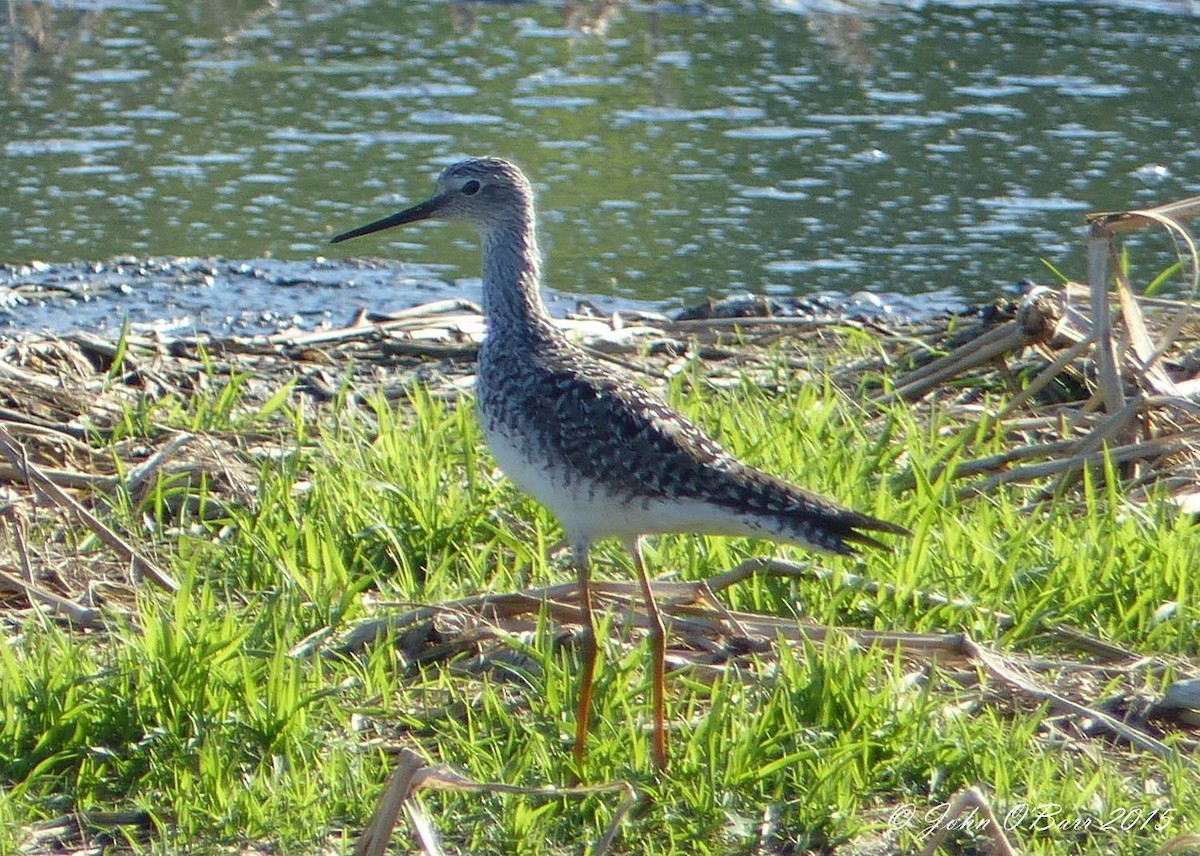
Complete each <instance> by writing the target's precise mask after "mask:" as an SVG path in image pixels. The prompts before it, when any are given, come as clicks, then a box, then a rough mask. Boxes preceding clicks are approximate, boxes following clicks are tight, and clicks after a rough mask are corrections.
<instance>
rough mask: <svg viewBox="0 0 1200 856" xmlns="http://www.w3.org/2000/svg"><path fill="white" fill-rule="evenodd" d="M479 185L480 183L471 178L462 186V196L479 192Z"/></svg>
mask: <svg viewBox="0 0 1200 856" xmlns="http://www.w3.org/2000/svg"><path fill="white" fill-rule="evenodd" d="M481 186H482V185H480V183H479V182H478V181H476V180H475V179H471V180H470V181H468V182H467V183H466V184H464V185H463V186H462V194H463V196H474V195H475V194H476V193H478V192H479V188H480V187H481Z"/></svg>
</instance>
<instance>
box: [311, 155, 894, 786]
mask: <svg viewBox="0 0 1200 856" xmlns="http://www.w3.org/2000/svg"><path fill="white" fill-rule="evenodd" d="M431 218H434V219H441V220H461V221H463V222H465V223H467V224H469V225H471V226H474V227H475V228H476V230H478V231H479V233H480V235H481V237H482V239H483V309H484V313H485V314H486V315H487V323H488V330H487V336H486V338H485V340H484V343H483V347H482V348H481V349H480V352H479V365H478V369H477V372H476V382H475V394H476V401H477V403H478V408H479V417H480V421H481V422H482V424H483V431H484V435H485V437H486V438H487V443H488V446H490V447H491V450H492V453H493V454H494V455H495V457H496V460H497V461H498V462H499V464H500V467H501V469H502V470H504V472H505V473H507V474H508V476H509V477H510V478H512V480H513V481H515V482H516V483H517V484H518V485H519V486H520V487H521V488H523V489H524V490H525V491H527V492H528V493H530V494H532V495H533V497H534V498H536V499H537V500H538V501H539V502H541V503H542V504H543V505H545V506H546V507H547V508H549V509H550V510H551V511H552V512H553V513H554V515H555V516H556V517H557V518H558V520H559V522H560V523H561V524H562V527H563V529H564V530H565V532H566V536H567V539H568V543H569V544H570V547H571V553H572V559H573V561H574V564H575V568H576V571H577V573H578V575H579V600H580V610H581V614H582V615H581V617H582V623H583V634H582V638H581V640H580V653H581V657H582V660H583V674H582V677H581V684H580V690H579V707H578V714H577V719H576V731H575V760H576V762H577V764H578V765H579V766H580V767H582V764H583V760H584V749H585V745H586V740H587V733H588V717H589V712H590V710H591V695H592V678H593V676H594V674H595V664H596V637H595V619H594V617H593V614H592V601H591V591H590V588H589V564H588V550H589V548H590V547H591V545H592V544H593V543H595V542H596V541H598V540H600V539H603V538H617V539H619V540H620V541H621V543H622V544H623V545H624V546H625V549H627V550H628V551H629V555H630V557H631V558H632V560H633V566H634V568H635V569H636V571H637V575H638V579H639V580H640V582H641V588H642V592H643V595H644V596H645V599H646V612H647V614H648V616H649V624H650V632H649V640H650V645H651V649H652V652H653V658H654V660H653V680H652V683H653V705H654V737H653V741H654V742H653V748H654V760H655V763H656V764H657V766H658V767H659V768H660V769H661V768H664V767H665V766H666V763H667V748H666V735H665V731H664V725H663V671H664V654H665V648H666V639H665V635H664V632H663V625H662V618H661V617H660V615H659V611H658V608H657V606H656V605H655V603H654V594H653V591H652V589H651V587H650V580H649V578H648V577H647V576H646V568H645V565H644V564H643V562H642V550H641V538H642V536H643V535H649V534H655V533H665V532H694V533H705V534H713V535H745V536H750V537H756V538H768V539H771V540H775V541H782V542H787V543H791V544H799V545H803V546H806V547H811V548H815V549H818V550H823V551H826V552H831V553H841V554H852V553H854V552H855V545H867V546H872V547H877V546H882V545H881V544H880V543H879V542H878V541H876V540H875V539H874V538H872V537H871V536H869V535H867V534H865V533H864V532H863V531H862V530H868V531H870V530H874V531H877V532H888V533H893V534H906V532H907V530H905V529H904V528H903V527H900V526H896V525H894V524H892V523H887V522H885V521H883V520H877V519H876V518H874V517H869V516H867V515H865V514H859V513H858V512H855V511H851V510H849V509H847V508H843V507H841V506H839V505H837V504H836V503H834V502H831V501H830V500H827V499H824V498H822V497H820V496H817V495H815V494H812V493H809V492H808V491H805V490H803V489H801V488H798V487H795V486H793V485H791V484H788V483H787V482H785V481H783V480H782V479H779V478H776V477H775V476H772V475H768V474H767V473H764V472H762V471H761V470H757V469H755V468H754V467H751V466H748V465H746V464H743V463H742V462H741V461H739V460H737V459H736V458H734V457H733V456H732V455H730V454H729V453H728V452H726V451H725V450H724V449H722V448H721V447H720V446H719V445H718V444H717V443H716V442H715V441H714V440H712V439H710V438H709V437H708V436H707V435H706V434H704V432H703V431H701V430H700V429H699V428H697V427H696V426H695V425H693V424H692V423H691V422H689V421H688V420H687V419H686V418H685V417H683V416H682V415H680V414H679V413H677V412H675V411H674V410H672V409H671V408H670V407H668V406H667V405H666V404H664V403H663V402H661V401H659V400H658V399H657V398H655V397H654V396H653V395H652V394H651V393H649V392H648V391H647V390H645V389H643V388H642V387H641V386H639V385H638V384H637V383H635V382H633V381H632V380H631V379H629V378H628V377H626V376H624V375H622V374H620V373H619V372H617V371H615V370H614V369H613V368H611V367H609V366H607V365H604V364H603V363H600V362H598V361H596V360H594V359H592V358H591V357H589V356H588V355H587V354H586V353H584V352H583V350H581V349H580V348H579V347H578V346H577V345H575V344H574V343H573V342H571V341H570V340H569V339H568V338H567V337H566V336H565V335H564V334H563V333H562V331H561V330H559V328H558V327H556V326H555V325H554V323H553V321H551V319H550V315H549V314H548V313H547V311H546V307H545V305H544V304H543V303H542V298H541V294H540V292H539V286H540V275H539V265H540V258H539V254H538V248H537V239H536V234H535V215H534V210H533V188H532V187H531V186H530V184H529V181H528V179H526V178H525V176H524V174H522V172H521V170H520V169H518V168H517V167H516V166H515V165H514V164H512V163H510V162H508V161H506V160H500V159H498V158H472V159H470V160H464V161H460V162H459V163H456V164H454V165H453V166H450V167H448V168H447V169H446V170H445V171H444V172H442V174H441V175H440V176H439V177H438V180H437V188H436V189H435V191H434V194H433V196H432V197H430V198H429V199H428V200H426V201H425V202H422V203H420V204H418V205H414V206H413V207H411V208H408V209H405V210H404V211H401V212H399V213H397V214H393V215H391V216H390V217H385V218H383V219H382V220H376V221H375V222H373V223H370V224H368V225H366V226H362V227H360V228H358V229H352V230H351V231H349V232H344V233H342V234H340V235H338V236H337V237H336V238H334V239H333V242H334V243H337V242H339V241H345V240H348V239H350V238H356V237H359V236H360V235H367V234H370V233H372V232H378V231H379V230H381V229H387V228H390V227H392V226H400V225H402V224H405V223H412V222H415V221H418V220H427V219H431Z"/></svg>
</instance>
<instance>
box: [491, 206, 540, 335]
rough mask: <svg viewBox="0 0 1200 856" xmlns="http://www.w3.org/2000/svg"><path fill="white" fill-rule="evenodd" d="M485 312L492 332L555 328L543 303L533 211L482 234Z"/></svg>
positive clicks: (535, 330)
mask: <svg viewBox="0 0 1200 856" xmlns="http://www.w3.org/2000/svg"><path fill="white" fill-rule="evenodd" d="M483 311H484V313H485V314H486V315H487V317H488V324H489V325H490V327H491V329H492V330H493V331H494V330H496V329H503V330H526V331H532V332H544V331H545V330H547V329H549V330H554V329H556V328H555V327H554V326H553V324H552V323H551V321H550V313H549V312H547V311H546V304H544V303H543V302H542V295H541V256H540V254H539V253H538V247H537V236H536V234H535V231H534V226H533V212H532V211H530V212H529V213H528V216H526V217H523V218H521V219H520V220H518V221H514V222H513V223H512V224H506V225H504V226H499V227H495V228H492V229H489V230H487V231H486V232H484V234H483Z"/></svg>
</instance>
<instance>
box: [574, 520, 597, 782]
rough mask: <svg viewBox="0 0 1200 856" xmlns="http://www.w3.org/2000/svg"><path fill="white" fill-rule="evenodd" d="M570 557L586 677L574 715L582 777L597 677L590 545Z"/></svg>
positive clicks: (577, 760)
mask: <svg viewBox="0 0 1200 856" xmlns="http://www.w3.org/2000/svg"><path fill="white" fill-rule="evenodd" d="M571 553H572V555H573V557H574V560H575V570H576V571H577V572H578V574H579V612H580V616H581V617H582V619H583V620H582V622H581V623H582V625H583V635H582V636H581V637H580V639H579V654H580V656H581V657H582V658H583V674H581V675H580V678H579V707H578V709H577V710H576V712H575V765H576V766H577V767H579V768H580V775H582V773H583V758H584V755H585V754H586V753H587V735H588V720H589V719H590V718H591V712H592V680H593V678H594V677H595V675H596V619H595V617H594V616H593V615H592V587H591V582H590V580H589V575H590V567H589V565H588V545H587V544H586V543H583V544H574V545H572V547H571Z"/></svg>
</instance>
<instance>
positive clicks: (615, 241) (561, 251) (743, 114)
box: [0, 0, 1200, 326]
mask: <svg viewBox="0 0 1200 856" xmlns="http://www.w3.org/2000/svg"><path fill="white" fill-rule="evenodd" d="M14 9H15V13H16V14H15V17H16V20H17V22H18V25H17V27H16V29H15V30H13V29H12V28H11V26H10V28H9V30H8V32H7V35H8V38H9V39H10V45H9V47H10V50H9V53H8V60H9V78H8V82H9V85H8V87H7V89H6V90H5V91H4V92H3V93H0V112H2V114H3V116H4V117H5V121H4V122H3V123H0V170H2V173H0V174H3V175H4V176H5V182H4V184H5V192H4V193H2V194H0V223H3V226H4V235H5V237H6V241H5V243H4V248H3V250H2V251H0V261H6V262H10V263H27V262H30V261H33V260H43V261H47V262H52V263H54V262H67V261H72V260H103V259H108V258H110V257H113V256H119V255H125V254H137V255H139V256H189V257H197V256H198V257H219V258H230V259H249V260H256V259H271V260H273V261H272V264H274V265H284V266H287V265H295V266H296V270H297V271H299V272H300V274H299V278H300V279H304V278H305V277H307V273H306V271H309V270H311V269H320V270H321V271H323V272H324V273H322V275H321V277H318V279H320V280H321V281H320V282H313V283H311V284H310V285H309V286H306V288H311V289H312V290H313V291H312V293H309V294H305V293H304V289H302V288H291V289H276V290H263V291H261V292H257V291H246V290H237V289H234V288H226V287H225V286H224V285H222V284H221V281H220V278H218V280H217V281H216V284H215V285H212V286H210V287H208V288H206V289H204V288H200V289H194V291H195V294H194V295H193V298H189V299H195V300H198V301H200V303H199V304H196V305H193V304H192V303H188V302H187V301H186V300H184V297H186V295H177V297H178V298H179V300H178V301H175V302H173V303H172V308H171V313H172V314H171V315H170V318H172V319H174V320H175V321H178V322H179V323H183V324H186V323H188V319H189V317H190V314H191V313H193V312H194V313H196V314H197V316H201V315H202V316H204V317H212V318H227V317H231V316H234V315H240V314H249V315H250V316H254V317H263V313H267V316H266V317H274V316H275V315H278V316H280V317H293V316H300V317H302V318H303V319H305V320H306V322H308V323H320V322H321V321H322V320H326V321H338V320H344V317H348V316H349V314H350V313H351V312H352V311H353V309H354V308H355V307H357V306H358V305H361V304H363V303H364V302H369V304H370V305H371V307H372V308H377V309H389V308H399V307H400V306H404V305H409V304H411V303H413V302H415V301H417V300H420V299H423V298H425V297H427V291H425V290H429V289H432V290H435V291H437V293H438V294H439V295H440V294H442V293H455V292H456V290H457V289H459V288H460V287H465V288H466V289H468V290H469V288H470V287H471V284H472V281H473V278H474V277H476V276H477V275H478V251H477V248H476V245H475V244H476V242H475V238H474V236H472V235H469V234H465V233H463V232H462V231H461V230H460V229H457V228H455V227H448V226H444V225H442V226H437V225H426V226H420V227H413V228H410V229H407V230H397V231H393V232H386V233H383V234H382V235H380V236H376V237H372V238H366V239H362V240H360V241H356V242H353V243H348V244H345V245H340V246H338V247H336V248H334V247H330V246H328V245H327V240H328V238H329V237H330V236H332V235H333V234H335V233H336V232H339V231H342V230H344V229H346V228H349V227H352V226H355V225H359V224H360V223H363V222H366V221H367V220H371V219H375V218H376V217H378V216H381V215H382V214H385V213H389V212H390V211H392V210H394V209H396V208H398V207H399V206H401V205H404V204H407V203H408V202H411V201H413V200H416V199H418V198H421V197H423V196H424V195H425V194H426V193H427V192H428V191H429V189H430V188H431V187H432V180H433V176H434V174H435V173H436V172H437V170H438V169H440V168H441V167H442V166H443V165H445V164H446V163H447V162H449V161H451V160H454V159H455V158H457V157H459V156H461V155H465V154H484V153H487V154H500V155H506V156H509V157H512V158H514V159H516V160H517V161H518V162H520V163H521V164H523V165H524V166H525V167H526V168H527V170H528V171H529V172H530V174H531V176H532V177H533V179H534V181H535V184H536V186H537V187H538V190H539V204H540V208H541V211H542V235H541V237H542V244H543V249H544V250H545V251H546V254H547V265H546V273H547V277H548V279H549V281H550V283H551V284H552V285H554V286H555V287H556V288H557V289H559V290H560V291H561V292H563V293H565V294H567V295H600V296H608V297H616V298H621V299H625V300H633V301H639V302H641V303H643V304H651V305H658V306H665V307H670V306H679V305H683V304H688V303H695V302H697V301H699V300H702V299H704V298H707V297H712V298H719V297H722V296H725V295H729V294H735V293H740V292H745V291H751V292H754V293H758V294H770V295H797V294H811V293H817V292H825V291H840V292H846V293H853V292H859V291H871V292H880V293H886V292H898V293H903V294H909V295H912V294H921V293H924V292H927V291H939V292H953V293H957V294H961V295H963V296H964V297H966V298H968V299H973V298H986V297H989V296H991V295H993V294H994V293H995V292H996V291H997V290H998V289H1000V288H1006V287H1009V286H1010V284H1011V283H1013V282H1015V281H1017V280H1019V279H1021V278H1023V277H1027V276H1032V277H1035V278H1041V279H1048V278H1049V275H1048V272H1047V271H1046V270H1045V269H1044V268H1043V267H1042V265H1041V263H1040V261H1039V259H1043V258H1044V259H1046V260H1047V261H1049V262H1051V263H1052V264H1054V265H1055V266H1056V267H1058V268H1059V269H1061V270H1063V271H1065V272H1067V273H1069V274H1073V275H1075V276H1077V277H1082V276H1083V271H1084V254H1083V243H1082V229H1081V224H1082V215H1083V214H1084V213H1085V212H1087V211H1091V210H1108V209H1121V208H1127V207H1131V206H1138V205H1150V204H1153V203H1155V202H1161V201H1167V200H1170V199H1174V198H1178V197H1181V196H1185V195H1190V194H1196V193H1200V139H1198V135H1200V132H1198V131H1197V129H1198V128H1200V95H1198V92H1200V88H1198V87H1197V85H1196V81H1197V80H1200V61H1198V58H1200V4H1197V3H1190V2H1147V3H1112V4H1096V3H1089V4H1086V5H1082V4H1071V3H1060V4H1045V3H978V4H972V3H966V2H954V3H948V4H912V5H902V4H888V3H864V4H862V5H853V6H852V5H850V4H842V3H812V4H809V3H797V2H791V1H790V0H775V2H766V0H761V2H749V0H747V2H736V0H725V2H722V1H721V0H714V2H707V3H699V2H696V3H687V2H681V3H665V2H663V3H650V4H637V3H635V4H625V3H612V2H604V3H602V2H592V3H570V4H565V3H559V4H523V3H444V2H443V3H435V2H418V0H407V2H405V3H401V4H395V3H385V2H365V3H361V4H355V5H343V4H324V3H289V4H280V5H279V7H278V8H275V7H271V6H267V5H263V4H254V3H246V2H232V0H230V2H209V3H203V2H188V3H184V2H173V0H159V2H154V3H148V2H128V0H127V1H126V2H101V3H95V2H89V3H87V4H73V3H70V2H66V3H63V2H59V3H56V4H54V5H48V4H33V3H20V2H15V3H14ZM1165 246H1166V244H1165V242H1164V240H1163V239H1161V238H1157V237H1139V238H1136V239H1135V242H1134V249H1135V260H1136V259H1139V258H1144V259H1145V264H1146V266H1147V267H1146V271H1145V272H1146V275H1147V276H1150V275H1152V274H1153V273H1154V272H1156V271H1157V269H1159V268H1161V267H1163V266H1165V264H1166V263H1167V262H1168V259H1167V258H1166V256H1165V255H1163V250H1164V247H1165ZM354 255H360V256H369V255H378V256H383V257H386V258H390V259H395V260H398V261H399V262H402V263H404V264H405V265H412V266H415V267H412V268H411V269H412V270H415V271H421V272H423V273H422V274H421V276H406V277H401V278H400V281H399V282H397V283H395V284H394V285H392V284H391V283H371V284H370V287H369V288H368V290H366V291H364V290H362V289H363V287H364V286H363V285H362V284H361V279H362V277H356V276H355V272H356V271H357V270H358V268H356V267H355V266H351V265H347V266H345V267H344V270H345V276H344V277H343V276H341V275H340V274H339V271H341V270H342V269H343V268H342V266H341V265H340V262H341V260H344V259H348V258H350V257H352V256H354ZM321 257H327V258H328V261H322V260H321ZM248 264H251V265H253V264H254V262H253V261H251V262H248ZM331 270H332V271H333V273H328V272H329V271H331ZM326 274H328V275H326ZM423 277H424V278H423ZM351 280H354V281H356V282H359V284H358V285H352V284H346V283H348V282H349V281H351ZM151 282H152V280H151ZM164 287H165V286H164ZM423 289H425V290H423ZM138 294H139V290H138V289H137V288H134V290H133V292H132V296H131V295H130V293H129V292H123V293H122V294H121V299H120V300H113V301H111V302H108V301H107V300H106V298H105V296H104V294H103V292H101V293H100V296H99V297H97V298H96V301H95V302H94V303H93V304H91V305H90V308H91V309H92V310H93V312H92V315H90V316H88V317H87V318H86V319H85V320H83V321H81V322H79V323H85V324H90V323H94V322H96V321H97V320H104V318H100V319H98V318H97V317H96V315H97V313H99V314H101V315H104V313H108V315H111V318H110V319H109V320H110V322H112V321H115V319H117V318H119V317H120V316H121V315H123V313H124V312H126V311H128V310H129V309H130V303H131V302H133V303H137V299H138ZM293 300H299V301H301V304H302V305H301V306H300V308H293V306H292V303H291V301H293ZM179 301H183V302H179ZM168 302H171V301H168ZM153 303H154V301H153V300H152V299H150V298H149V296H147V299H146V301H145V305H141V304H138V306H139V308H140V309H142V310H144V311H146V312H151V310H150V309H149V307H150V306H151V305H152V304H153ZM259 304H261V305H259ZM313 305H315V306H316V307H317V311H310V309H311V307H312V306H313ZM40 311H41V307H39V306H37V305H26V306H22V307H17V308H16V309H12V308H11V307H10V310H9V312H8V315H9V316H10V323H13V324H18V325H22V324H24V325H29V326H39V325H40V324H42V323H54V324H55V326H59V325H60V324H62V323H65V324H68V325H69V324H70V323H72V322H71V321H70V320H69V319H70V318H72V317H75V316H73V315H72V314H71V313H70V312H66V313H64V311H63V308H62V307H61V306H58V307H57V308H55V309H54V310H53V311H54V312H57V313H58V314H57V315H56V316H55V319H54V320H53V321H50V320H46V319H47V318H48V317H49V316H42V315H39V312H40ZM64 314H66V316H67V319H68V320H66V321H60V320H58V318H59V316H62V315H64ZM151 314H153V312H151ZM78 317H80V318H83V316H78ZM105 317H107V316H105ZM193 321H194V322H195V323H197V324H200V325H201V326H203V323H204V322H202V321H201V320H197V319H193ZM116 323H119V322H116Z"/></svg>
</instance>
